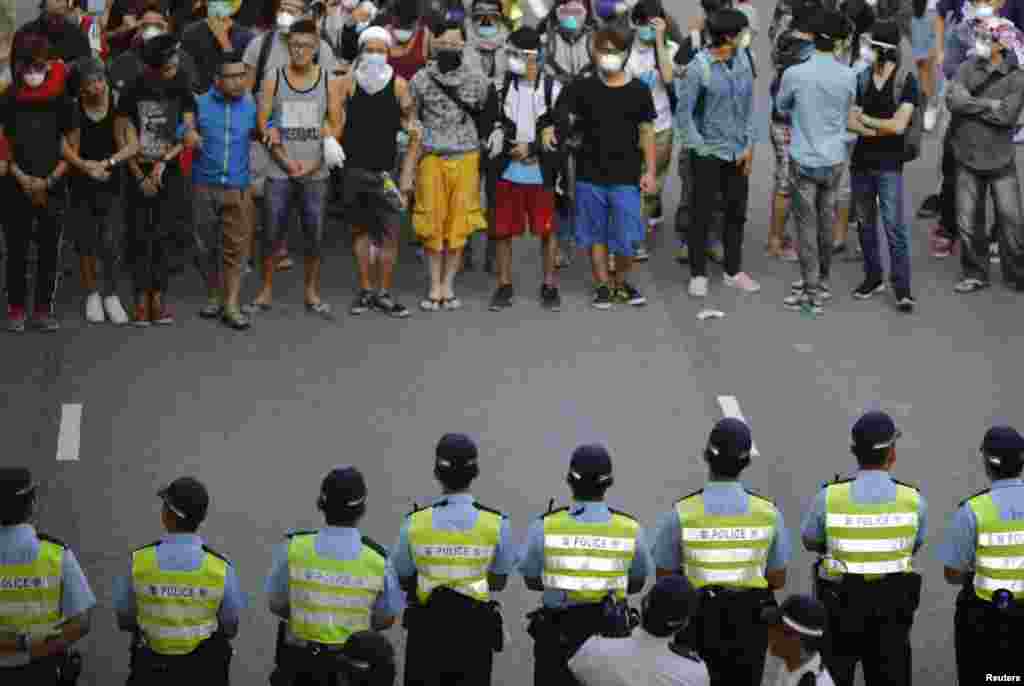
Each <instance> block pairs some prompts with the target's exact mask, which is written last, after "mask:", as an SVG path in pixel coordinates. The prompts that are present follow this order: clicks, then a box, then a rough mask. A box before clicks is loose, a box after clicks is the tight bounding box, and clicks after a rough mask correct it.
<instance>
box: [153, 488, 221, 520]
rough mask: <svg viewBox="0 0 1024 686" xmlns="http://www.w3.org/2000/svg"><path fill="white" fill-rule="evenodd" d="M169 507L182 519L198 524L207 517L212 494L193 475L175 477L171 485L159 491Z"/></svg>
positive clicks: (158, 494) (159, 494)
mask: <svg viewBox="0 0 1024 686" xmlns="http://www.w3.org/2000/svg"><path fill="white" fill-rule="evenodd" d="M157 496H159V497H160V498H161V499H162V500H163V501H164V504H165V505H166V506H167V509H168V510H170V511H171V512H173V513H174V514H176V515H178V517H180V518H181V519H184V520H186V521H189V522H194V523H196V524H198V523H201V522H202V521H203V520H204V519H206V511H207V509H208V508H209V507H210V494H209V493H208V492H207V491H206V486H204V485H203V484H202V483H200V482H199V480H198V479H195V478H194V477H191V476H183V477H181V478H179V479H175V480H174V481H172V482H171V483H170V485H169V486H166V487H165V488H162V489H160V490H159V491H157Z"/></svg>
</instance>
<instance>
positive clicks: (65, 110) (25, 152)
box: [0, 89, 78, 178]
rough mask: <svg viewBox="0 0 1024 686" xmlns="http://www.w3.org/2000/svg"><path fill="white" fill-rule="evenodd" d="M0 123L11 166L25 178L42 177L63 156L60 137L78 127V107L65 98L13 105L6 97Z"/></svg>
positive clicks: (0, 110)
mask: <svg viewBox="0 0 1024 686" xmlns="http://www.w3.org/2000/svg"><path fill="white" fill-rule="evenodd" d="M12 90H13V89H12ZM0 123H2V124H3V127H4V135H5V136H6V138H7V140H8V141H9V143H10V146H11V158H12V159H13V160H14V161H15V163H17V165H18V166H19V167H21V170H22V171H23V172H25V173H26V174H28V175H29V176H35V177H38V178H46V177H47V176H49V175H50V174H51V173H52V172H53V170H54V169H56V168H57V163H58V162H60V161H61V160H62V159H63V157H64V155H63V152H62V150H61V139H62V137H63V136H64V135H65V134H67V133H69V132H71V131H74V130H75V129H76V128H78V106H77V105H76V104H75V102H74V100H72V99H71V98H69V97H67V96H62V97H58V98H54V99H52V100H47V101H45V102H17V101H16V100H15V99H14V95H13V94H8V95H6V96H4V97H3V99H2V104H0Z"/></svg>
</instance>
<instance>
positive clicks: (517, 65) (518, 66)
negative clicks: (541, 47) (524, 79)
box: [508, 57, 526, 76]
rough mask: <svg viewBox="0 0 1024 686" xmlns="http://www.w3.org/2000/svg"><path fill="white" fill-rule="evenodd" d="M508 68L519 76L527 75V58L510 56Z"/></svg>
mask: <svg viewBox="0 0 1024 686" xmlns="http://www.w3.org/2000/svg"><path fill="white" fill-rule="evenodd" d="M508 70H509V71H510V72H512V73H513V74H515V75H517V76H525V75H526V60H524V59H522V58H521V57H509V58H508Z"/></svg>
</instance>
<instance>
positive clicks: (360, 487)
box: [320, 465, 366, 508]
mask: <svg viewBox="0 0 1024 686" xmlns="http://www.w3.org/2000/svg"><path fill="white" fill-rule="evenodd" d="M320 498H321V499H322V502H323V505H324V506H325V507H326V506H327V504H328V503H329V504H330V505H332V506H335V507H344V508H356V507H359V506H360V505H362V504H363V503H365V502H366V480H365V479H364V478H363V473H362V472H361V471H359V470H358V469H356V468H355V467H353V466H352V465H342V466H339V467H335V468H334V469H332V470H331V471H330V472H328V473H327V476H325V477H324V480H323V481H322V482H321V484H320Z"/></svg>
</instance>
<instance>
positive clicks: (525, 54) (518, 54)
mask: <svg viewBox="0 0 1024 686" xmlns="http://www.w3.org/2000/svg"><path fill="white" fill-rule="evenodd" d="M505 54H506V55H507V56H508V57H509V58H510V59H512V58H517V59H521V60H524V61H529V60H531V59H534V60H535V59H537V58H538V55H537V51H536V50H516V49H515V48H506V50H505Z"/></svg>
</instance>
